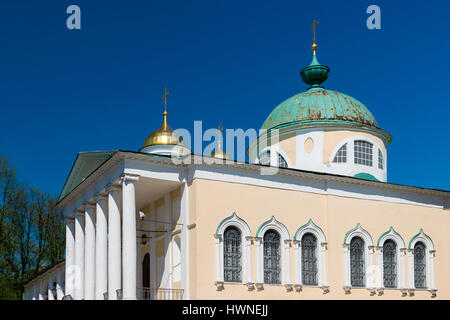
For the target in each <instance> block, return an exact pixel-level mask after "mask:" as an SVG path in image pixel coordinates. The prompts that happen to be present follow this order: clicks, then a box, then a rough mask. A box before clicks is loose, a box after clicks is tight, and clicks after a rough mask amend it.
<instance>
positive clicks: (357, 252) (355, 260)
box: [350, 237, 365, 287]
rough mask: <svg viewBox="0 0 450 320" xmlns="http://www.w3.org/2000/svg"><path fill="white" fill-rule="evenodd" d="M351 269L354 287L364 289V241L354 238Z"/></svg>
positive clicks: (351, 246)
mask: <svg viewBox="0 0 450 320" xmlns="http://www.w3.org/2000/svg"><path fill="white" fill-rule="evenodd" d="M350 268H351V285H352V287H364V283H365V270H364V269H365V263H364V241H363V240H362V239H361V238H359V237H354V238H353V239H352V241H351V242H350Z"/></svg>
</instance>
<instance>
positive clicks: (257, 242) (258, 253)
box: [255, 238, 264, 284]
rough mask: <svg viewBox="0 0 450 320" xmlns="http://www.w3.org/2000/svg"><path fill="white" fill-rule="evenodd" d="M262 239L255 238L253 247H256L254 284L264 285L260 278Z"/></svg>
mask: <svg viewBox="0 0 450 320" xmlns="http://www.w3.org/2000/svg"><path fill="white" fill-rule="evenodd" d="M261 242H262V238H255V245H256V283H258V284H262V283H264V280H263V277H262V270H261V268H262V254H261V253H262V252H261V250H262V248H261V244H262V243H261Z"/></svg>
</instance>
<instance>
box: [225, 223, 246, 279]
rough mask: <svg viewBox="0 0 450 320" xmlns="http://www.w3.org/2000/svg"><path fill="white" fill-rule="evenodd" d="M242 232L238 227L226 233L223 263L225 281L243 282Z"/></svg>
mask: <svg viewBox="0 0 450 320" xmlns="http://www.w3.org/2000/svg"><path fill="white" fill-rule="evenodd" d="M241 257H242V252H241V232H240V231H239V229H238V228H236V227H228V228H227V229H226V230H225V232H224V246H223V262H224V280H225V281H229V282H241V271H242V266H241Z"/></svg>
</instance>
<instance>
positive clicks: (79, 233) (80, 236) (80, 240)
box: [74, 211, 84, 300]
mask: <svg viewBox="0 0 450 320" xmlns="http://www.w3.org/2000/svg"><path fill="white" fill-rule="evenodd" d="M75 265H76V269H77V271H76V272H75V274H76V281H75V297H74V299H75V300H83V299H84V211H77V215H76V217H75Z"/></svg>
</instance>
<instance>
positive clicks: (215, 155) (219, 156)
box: [211, 125, 228, 160]
mask: <svg viewBox="0 0 450 320" xmlns="http://www.w3.org/2000/svg"><path fill="white" fill-rule="evenodd" d="M222 130H223V127H222V126H220V125H219V142H218V144H217V148H216V149H215V150H214V151H213V152H211V157H213V158H216V159H224V160H226V159H228V155H227V154H226V152H225V151H223V150H222V143H221V141H222V139H221V137H222Z"/></svg>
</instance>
